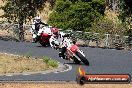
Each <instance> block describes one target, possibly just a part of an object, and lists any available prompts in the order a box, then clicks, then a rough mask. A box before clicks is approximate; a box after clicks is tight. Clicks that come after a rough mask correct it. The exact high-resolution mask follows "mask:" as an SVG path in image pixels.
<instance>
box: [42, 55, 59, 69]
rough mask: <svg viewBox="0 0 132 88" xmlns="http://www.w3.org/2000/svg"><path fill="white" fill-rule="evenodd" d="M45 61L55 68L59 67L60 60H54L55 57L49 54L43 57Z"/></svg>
mask: <svg viewBox="0 0 132 88" xmlns="http://www.w3.org/2000/svg"><path fill="white" fill-rule="evenodd" d="M43 62H45V63H46V64H48V65H50V66H52V67H54V68H56V67H58V62H57V61H56V60H53V59H51V58H49V57H47V56H44V57H43Z"/></svg>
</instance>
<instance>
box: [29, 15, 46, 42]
mask: <svg viewBox="0 0 132 88" xmlns="http://www.w3.org/2000/svg"><path fill="white" fill-rule="evenodd" d="M40 24H42V25H44V26H48V24H45V23H43V22H42V21H41V19H40V18H39V17H35V19H34V20H33V22H32V26H31V30H32V34H33V42H37V41H38V39H39V35H40V32H41V31H42V30H39V29H40Z"/></svg>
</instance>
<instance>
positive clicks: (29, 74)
mask: <svg viewBox="0 0 132 88" xmlns="http://www.w3.org/2000/svg"><path fill="white" fill-rule="evenodd" d="M22 75H30V74H22Z"/></svg>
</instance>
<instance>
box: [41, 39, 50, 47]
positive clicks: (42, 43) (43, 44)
mask: <svg viewBox="0 0 132 88" xmlns="http://www.w3.org/2000/svg"><path fill="white" fill-rule="evenodd" d="M39 43H40V44H41V45H42V46H43V47H46V46H49V44H46V43H45V42H43V41H41V40H40V41H39Z"/></svg>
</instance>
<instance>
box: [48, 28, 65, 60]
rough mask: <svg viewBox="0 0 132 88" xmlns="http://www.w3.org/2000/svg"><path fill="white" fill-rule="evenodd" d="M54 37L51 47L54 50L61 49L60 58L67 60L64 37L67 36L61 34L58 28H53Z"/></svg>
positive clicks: (51, 40)
mask: <svg viewBox="0 0 132 88" xmlns="http://www.w3.org/2000/svg"><path fill="white" fill-rule="evenodd" d="M51 32H52V36H51V38H50V40H49V41H50V46H51V47H52V48H54V49H57V48H59V57H60V58H62V59H65V55H64V53H65V52H66V46H65V44H64V42H63V40H64V37H66V36H67V35H66V34H65V33H63V32H60V31H59V29H58V28H55V27H53V28H51Z"/></svg>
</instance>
